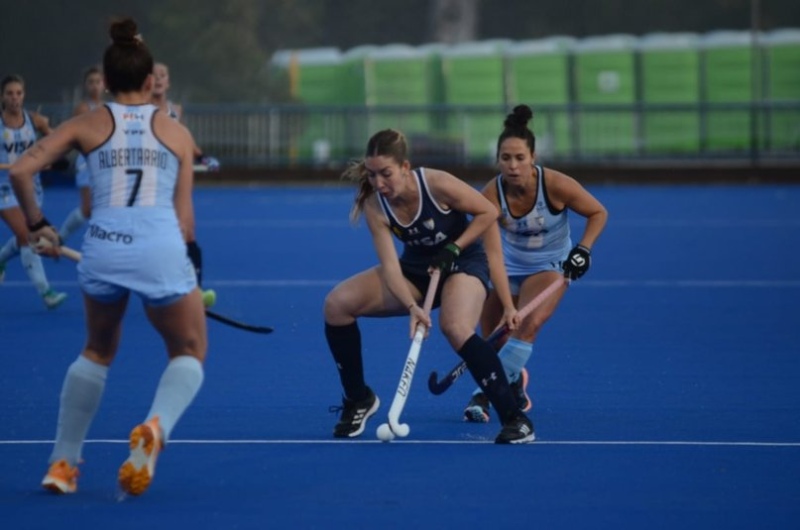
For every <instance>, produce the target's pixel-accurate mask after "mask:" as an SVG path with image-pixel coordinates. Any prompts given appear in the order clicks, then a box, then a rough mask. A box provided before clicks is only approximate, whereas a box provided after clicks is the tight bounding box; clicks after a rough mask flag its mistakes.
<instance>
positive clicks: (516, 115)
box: [503, 105, 533, 128]
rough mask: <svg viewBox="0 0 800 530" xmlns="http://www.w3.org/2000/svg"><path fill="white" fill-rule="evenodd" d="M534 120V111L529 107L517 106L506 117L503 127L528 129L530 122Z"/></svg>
mask: <svg viewBox="0 0 800 530" xmlns="http://www.w3.org/2000/svg"><path fill="white" fill-rule="evenodd" d="M532 119H533V111H532V110H531V108H530V107H529V106H527V105H517V106H516V107H514V110H513V111H512V112H511V114H509V115H508V116H506V121H504V122H503V125H505V126H506V127H515V128H516V127H527V126H528V122H529V121H531V120H532Z"/></svg>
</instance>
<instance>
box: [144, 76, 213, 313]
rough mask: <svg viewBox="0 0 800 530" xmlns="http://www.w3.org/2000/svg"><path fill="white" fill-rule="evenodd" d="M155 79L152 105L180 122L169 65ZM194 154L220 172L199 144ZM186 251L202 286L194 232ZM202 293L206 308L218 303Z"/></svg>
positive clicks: (206, 291)
mask: <svg viewBox="0 0 800 530" xmlns="http://www.w3.org/2000/svg"><path fill="white" fill-rule="evenodd" d="M153 78H154V84H153V93H152V96H151V102H152V104H153V105H155V106H156V107H158V109H159V110H160V111H161V112H164V113H165V114H167V116H169V117H170V118H172V119H174V120H177V121H178V122H180V121H181V118H182V117H183V107H181V105H179V104H177V103H174V102H172V101H170V99H169V97H168V96H167V92H169V88H170V84H169V68H168V67H167V65H166V64H164V63H155V65H154V66H153ZM193 153H194V162H195V164H196V165H201V166H202V167H203V168H204V169H205V170H207V171H217V170H219V162H218V161H217V159H216V158H213V157H207V156H204V155H203V152H202V150H201V149H200V148H199V147H198V146H197V144H195V145H194V149H193ZM186 249H187V252H188V253H189V258H190V259H191V260H192V264H193V265H194V268H195V271H196V273H197V282H198V283H199V284H200V285H201V286H202V283H203V251H202V250H201V249H200V245H198V244H197V239H196V236H195V234H194V230H192V231H191V232H190V233H188V234H187V239H186ZM201 289H202V287H201ZM202 292H203V304H204V305H205V306H206V307H211V306H213V305H214V304H215V303H216V301H217V293H216V292H215V291H214V290H213V289H204V290H202Z"/></svg>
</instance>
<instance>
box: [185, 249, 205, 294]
mask: <svg viewBox="0 0 800 530" xmlns="http://www.w3.org/2000/svg"><path fill="white" fill-rule="evenodd" d="M186 254H188V255H189V259H190V260H191V262H192V265H194V273H195V274H196V275H197V285H198V287H199V286H200V285H201V284H202V283H203V251H202V250H200V245H198V244H197V241H189V242H188V243H186Z"/></svg>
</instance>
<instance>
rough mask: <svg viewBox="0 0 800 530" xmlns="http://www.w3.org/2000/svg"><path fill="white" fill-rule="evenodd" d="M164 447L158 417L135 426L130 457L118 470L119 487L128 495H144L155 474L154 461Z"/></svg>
mask: <svg viewBox="0 0 800 530" xmlns="http://www.w3.org/2000/svg"><path fill="white" fill-rule="evenodd" d="M163 446H164V442H163V440H162V435H161V427H160V426H159V424H158V417H157V416H156V417H155V418H153V419H151V420H149V421H147V422H145V423H142V424H141V425H137V426H136V427H134V428H133V430H132V431H131V436H130V448H131V455H130V456H129V457H128V459H127V460H126V461H125V462H124V463H123V464H122V466H121V467H120V468H119V475H118V480H119V485H120V487H121V488H122V490H123V491H124V492H126V493H128V494H130V495H141V494H142V493H144V492H145V491H146V490H147V488H148V487H150V483H151V482H152V481H153V476H154V475H155V472H156V460H157V459H158V454H159V453H160V452H161V449H162V448H163Z"/></svg>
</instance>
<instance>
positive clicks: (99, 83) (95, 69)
mask: <svg viewBox="0 0 800 530" xmlns="http://www.w3.org/2000/svg"><path fill="white" fill-rule="evenodd" d="M104 92H105V84H104V83H103V72H102V70H101V69H100V67H99V66H90V67H89V68H87V69H86V71H85V72H84V74H83V99H82V100H81V102H80V103H78V105H77V106H76V107H75V109H74V110H73V112H72V115H73V116H79V115H81V114H83V113H84V112H89V111H90V110H94V109H96V108H98V107H100V106H102V105H103V103H104V99H103V94H104ZM75 186H76V187H77V188H78V191H79V193H80V200H81V202H80V205H79V206H78V207H76V208H75V209H74V210H72V211H71V212H70V213H69V215H67V218H66V219H64V222H63V223H62V224H61V228H59V230H58V235H59V236H61V240H62V241H66V240H67V239H69V236H71V235H72V234H73V233H75V231H76V230H78V229H79V228H80V227H82V226H83V224H84V223H85V222H86V220H87V219H89V216H90V215H91V213H92V194H91V190H90V189H89V168H88V166H87V165H86V157H85V156H83V155H82V154H80V153H78V156H77V157H76V158H75Z"/></svg>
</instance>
